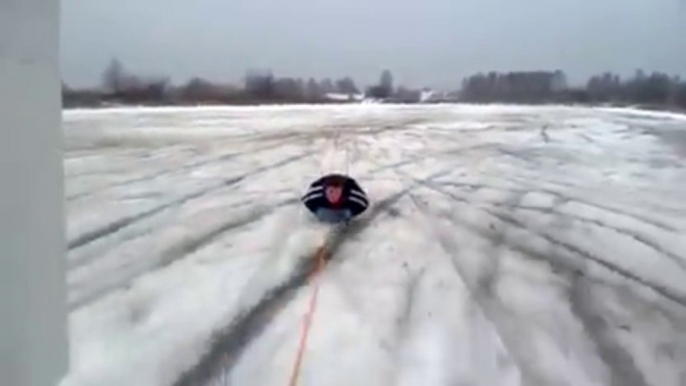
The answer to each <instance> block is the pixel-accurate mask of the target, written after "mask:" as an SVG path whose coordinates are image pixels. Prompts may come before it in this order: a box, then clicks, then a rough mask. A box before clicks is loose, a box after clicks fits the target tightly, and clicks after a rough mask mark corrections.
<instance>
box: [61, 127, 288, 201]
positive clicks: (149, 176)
mask: <svg viewBox="0 0 686 386" xmlns="http://www.w3.org/2000/svg"><path fill="white" fill-rule="evenodd" d="M296 140H297V139H293V140H291V141H286V142H285V143H284V142H281V143H275V144H271V145H267V146H262V147H258V148H256V149H251V150H245V151H239V152H236V153H228V154H222V155H220V156H217V157H212V158H209V159H205V160H200V161H194V162H190V163H188V164H185V165H181V166H180V167H178V168H175V169H171V170H162V171H157V172H154V173H150V174H147V175H144V176H140V177H134V178H131V179H128V180H124V181H118V182H114V183H111V184H107V185H105V186H100V187H97V188H95V189H93V190H89V191H86V192H81V193H76V194H72V195H70V196H67V201H74V200H77V199H80V198H84V197H89V196H93V195H96V194H98V193H100V192H103V191H106V190H110V189H113V188H117V187H121V186H127V185H132V184H135V183H138V182H143V181H146V180H150V179H154V178H159V177H162V176H167V175H171V174H177V173H183V172H186V171H189V170H193V169H198V168H201V167H203V166H205V165H209V164H212V163H222V162H225V161H229V160H232V159H234V158H236V157H240V156H243V155H246V154H250V155H253V154H257V153H261V152H264V151H267V150H271V149H274V148H277V147H281V146H283V145H284V144H286V143H291V142H295V141H296Z"/></svg>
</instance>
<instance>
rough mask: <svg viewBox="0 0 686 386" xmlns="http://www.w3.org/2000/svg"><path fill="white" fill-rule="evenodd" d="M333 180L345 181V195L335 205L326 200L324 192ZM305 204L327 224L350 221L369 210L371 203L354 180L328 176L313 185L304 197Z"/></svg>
mask: <svg viewBox="0 0 686 386" xmlns="http://www.w3.org/2000/svg"><path fill="white" fill-rule="evenodd" d="M332 179H336V180H338V181H341V180H342V181H343V195H342V197H341V200H340V202H339V203H338V204H333V203H331V202H330V201H329V200H327V199H326V195H325V194H324V190H325V188H326V186H327V185H328V182H329V181H330V180H332ZM302 201H303V204H305V206H306V207H307V209H309V210H310V211H311V212H312V213H313V214H314V215H315V216H317V218H319V219H320V220H322V221H325V222H341V221H348V220H350V219H351V218H353V217H356V216H358V215H360V214H361V213H362V212H364V211H365V210H367V207H368V206H369V201H368V200H367V194H366V193H365V192H364V190H362V188H361V187H360V185H359V184H358V183H357V181H355V180H354V179H352V178H350V177H348V176H344V175H340V174H330V175H326V176H324V177H322V178H320V179H318V180H316V181H314V182H313V183H312V184H310V187H309V189H308V191H307V193H305V195H304V196H303V197H302Z"/></svg>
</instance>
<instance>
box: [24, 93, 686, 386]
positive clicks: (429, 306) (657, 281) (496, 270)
mask: <svg viewBox="0 0 686 386" xmlns="http://www.w3.org/2000/svg"><path fill="white" fill-rule="evenodd" d="M64 120H65V124H64V131H65V149H66V150H65V161H64V162H65V166H66V184H65V200H66V202H67V210H68V217H67V222H68V235H67V236H68V249H69V252H68V257H67V261H66V263H65V264H66V266H67V267H68V273H67V279H68V286H69V305H70V309H71V316H70V335H71V371H70V373H69V375H68V376H67V377H66V378H65V379H64V381H63V383H62V386H85V385H93V386H95V385H97V386H108V385H112V386H115V385H116V386H120V385H127V386H138V385H140V386H157V385H190V384H217V385H219V384H231V385H251V386H259V385H288V384H289V380H290V377H291V375H292V373H293V371H294V363H295V358H296V353H297V350H298V347H299V345H300V339H301V333H302V331H303V330H302V325H303V324H302V323H303V318H304V316H305V314H306V312H307V310H308V307H309V304H310V301H311V299H312V296H313V291H314V288H315V286H316V285H318V286H319V291H318V298H317V302H316V310H315V313H314V319H313V323H312V327H311V330H310V332H309V337H308V341H307V346H306V348H305V351H304V356H303V362H302V367H301V370H300V371H301V372H300V378H299V384H300V385H346V386H349V385H408V386H409V385H446V386H448V385H451V386H452V385H484V386H494V385H508V386H509V385H527V386H528V385H570V386H579V385H622V386H634V385H636V386H644V385H655V386H683V385H686V169H685V168H684V166H685V165H686V117H683V116H679V115H675V114H663V113H648V112H641V111H638V110H630V109H600V108H598V109H591V108H581V107H579V108H576V107H560V106H551V107H521V106H466V105H465V106H461V105H452V106H451V105H445V106H443V105H435V106H412V107H408V106H393V105H347V106H325V107H321V106H301V107H292V106H276V107H240V108H229V107H221V108H220V107H203V108H159V109H146V108H126V109H107V110H71V111H65V113H64ZM328 172H344V173H348V174H350V175H351V176H353V177H354V178H356V179H357V180H358V181H359V182H360V184H361V185H362V187H363V188H364V189H365V190H366V191H367V192H368V194H369V197H370V201H372V202H373V205H372V207H371V208H370V209H369V211H368V212H367V213H365V214H364V215H363V216H362V217H360V218H359V219H358V220H357V221H356V222H355V223H353V224H351V225H350V228H347V229H344V230H341V231H340V232H338V233H336V232H332V231H331V230H330V229H328V228H327V227H325V226H322V225H320V224H316V223H315V222H314V221H313V220H312V218H311V217H310V215H309V214H308V213H307V212H306V211H305V210H304V207H302V205H301V204H300V203H299V202H298V198H299V197H300V195H301V194H303V193H304V192H305V190H306V189H307V185H308V184H309V183H310V182H311V181H313V180H314V179H316V178H318V177H319V176H321V175H322V174H324V173H328ZM36 242H40V241H39V240H37V241H36ZM322 243H328V244H327V245H330V247H329V250H330V256H329V257H330V260H329V261H328V263H327V264H326V266H325V268H324V270H323V271H322V272H321V274H320V275H319V276H311V275H310V272H311V271H312V260H313V255H314V253H315V250H317V248H318V246H320V245H322ZM316 283H318V284H316Z"/></svg>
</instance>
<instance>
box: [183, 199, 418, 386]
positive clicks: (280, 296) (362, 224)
mask: <svg viewBox="0 0 686 386" xmlns="http://www.w3.org/2000/svg"><path fill="white" fill-rule="evenodd" d="M410 189H412V187H407V188H405V189H402V190H401V191H399V192H397V193H395V194H392V195H390V196H388V197H386V198H385V199H383V200H381V201H379V202H378V203H377V204H376V205H374V206H373V207H371V208H370V210H369V212H368V216H366V217H365V218H360V219H359V220H356V221H355V222H353V223H351V224H350V225H349V226H348V227H346V228H343V231H342V232H336V233H333V234H332V235H331V237H329V238H328V239H327V241H326V245H327V257H326V258H327V261H331V260H332V259H334V258H335V257H336V253H337V252H338V250H339V248H340V247H341V245H342V244H343V243H344V241H345V240H346V239H347V238H349V237H353V236H354V235H356V234H358V233H360V232H362V231H363V230H364V229H365V228H366V227H368V226H369V225H370V223H371V222H372V221H373V220H374V219H375V218H376V217H378V216H379V215H380V214H381V213H384V212H385V211H387V210H388V209H389V208H390V207H391V206H392V205H393V204H394V203H395V202H397V201H398V200H400V199H401V198H402V197H403V196H405V194H407V193H408V192H409V191H410ZM315 263H316V262H315V259H314V258H313V257H312V256H311V257H310V258H308V259H305V260H303V261H302V262H301V263H300V265H299V266H298V267H296V269H295V272H294V273H293V274H292V275H291V276H290V277H289V278H288V279H287V280H286V281H285V282H284V283H283V284H281V285H278V286H276V287H275V288H273V289H271V290H269V291H266V292H265V294H264V295H263V296H262V299H261V300H260V301H259V302H258V303H257V305H256V306H254V307H253V308H251V309H249V310H246V311H245V312H244V313H242V314H240V315H239V316H237V317H236V318H235V319H234V320H233V321H232V322H231V323H230V324H229V325H228V326H227V327H226V328H225V329H223V330H220V331H218V332H217V333H216V334H215V336H214V337H212V339H211V341H212V343H211V344H210V347H209V348H208V350H207V351H206V352H205V354H203V355H202V356H201V357H200V358H199V360H198V363H197V364H196V365H195V366H193V367H192V368H190V369H188V370H187V371H185V372H184V373H182V374H181V376H180V377H179V378H178V379H177V381H176V382H174V386H191V385H198V386H200V385H206V384H210V382H211V381H212V380H213V379H217V378H221V379H226V378H228V374H229V373H230V372H231V370H232V368H233V366H234V365H235V364H236V363H237V362H238V360H239V359H240V357H241V355H242V354H243V351H244V350H245V349H246V348H247V347H248V345H249V344H250V343H251V342H252V341H253V340H254V339H256V338H257V337H259V335H260V334H261V332H262V331H264V329H265V328H266V327H267V326H268V324H269V323H271V321H272V320H273V319H274V317H275V316H276V314H277V313H278V312H279V311H280V310H281V309H283V308H284V307H286V306H287V305H288V303H289V302H290V300H292V299H293V297H294V296H295V294H296V292H297V290H298V289H299V288H301V287H302V286H303V285H305V283H306V281H307V278H308V277H309V276H310V275H311V274H312V272H313V270H314V268H315Z"/></svg>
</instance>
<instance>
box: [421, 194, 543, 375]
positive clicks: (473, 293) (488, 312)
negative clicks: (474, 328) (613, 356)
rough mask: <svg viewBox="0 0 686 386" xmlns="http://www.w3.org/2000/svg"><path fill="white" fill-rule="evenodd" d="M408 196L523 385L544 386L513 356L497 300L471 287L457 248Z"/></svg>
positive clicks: (525, 363)
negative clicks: (446, 256)
mask: <svg viewBox="0 0 686 386" xmlns="http://www.w3.org/2000/svg"><path fill="white" fill-rule="evenodd" d="M409 196H410V199H411V200H412V203H413V204H414V205H415V207H416V208H417V210H419V212H420V213H421V214H422V215H423V216H424V218H425V219H426V220H427V222H428V224H429V228H430V232H431V234H432V235H433V237H434V238H435V239H436V241H437V242H438V245H439V246H440V247H441V249H443V250H444V251H445V253H446V254H447V255H448V256H449V261H450V265H451V266H452V267H453V269H454V270H455V273H456V274H457V276H458V278H459V280H460V281H461V282H462V283H463V284H464V286H465V288H466V289H467V291H468V293H469V297H470V298H471V299H472V300H473V301H474V305H475V306H476V307H477V308H478V309H479V311H480V313H481V314H482V315H483V317H484V319H485V320H486V321H488V323H489V324H490V325H491V327H492V330H493V332H494V333H495V334H496V335H497V337H498V339H499V340H500V342H501V343H502V345H503V349H504V350H505V352H506V353H507V355H508V357H509V358H510V359H511V360H512V362H513V363H514V364H515V365H516V366H517V368H518V369H519V370H520V373H521V374H522V376H523V378H524V379H523V384H544V383H545V382H543V380H542V379H540V378H539V376H537V375H535V373H536V371H534V370H532V369H531V368H530V366H528V365H527V361H526V359H524V358H520V357H519V356H518V355H514V350H513V348H514V347H515V346H516V344H514V343H513V342H512V340H511V339H510V337H509V335H508V334H506V333H505V331H506V329H505V327H504V325H503V324H502V323H501V321H500V318H499V317H496V316H495V314H497V313H498V312H496V310H494V309H493V307H492V306H491V302H496V301H497V300H496V299H495V298H490V297H488V296H489V295H490V293H489V291H481V290H479V289H477V288H474V287H473V285H472V282H473V280H470V279H469V277H468V276H467V275H466V273H465V272H464V271H463V270H462V268H461V267H460V266H459V264H457V263H456V261H455V259H456V256H455V255H454V254H455V251H457V248H456V247H455V246H454V245H453V241H452V240H449V239H447V238H446V237H443V236H442V235H441V234H440V232H437V230H436V229H435V227H434V221H432V218H431V217H432V216H431V215H430V214H429V213H428V210H427V209H426V208H425V207H424V205H422V204H421V203H420V202H419V199H417V198H416V197H415V196H414V195H412V194H410V195H409ZM496 306H497V304H496Z"/></svg>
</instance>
